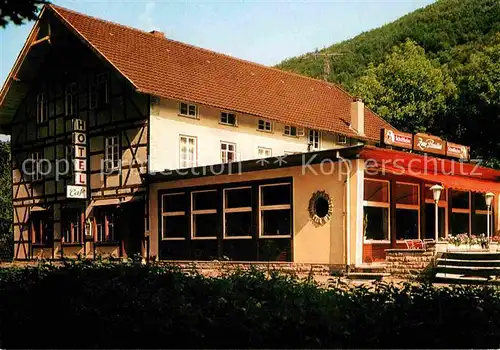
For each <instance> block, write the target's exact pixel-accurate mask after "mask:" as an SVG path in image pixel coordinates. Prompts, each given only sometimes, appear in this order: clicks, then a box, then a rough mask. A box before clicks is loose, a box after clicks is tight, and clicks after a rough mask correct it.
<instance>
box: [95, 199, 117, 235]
mask: <svg viewBox="0 0 500 350" xmlns="http://www.w3.org/2000/svg"><path fill="white" fill-rule="evenodd" d="M117 211H118V209H117V208H114V207H113V208H105V207H101V208H98V209H96V214H95V222H96V230H97V232H96V239H97V242H116V241H118V237H117V234H118V231H117V229H116V225H117V223H118V213H117Z"/></svg>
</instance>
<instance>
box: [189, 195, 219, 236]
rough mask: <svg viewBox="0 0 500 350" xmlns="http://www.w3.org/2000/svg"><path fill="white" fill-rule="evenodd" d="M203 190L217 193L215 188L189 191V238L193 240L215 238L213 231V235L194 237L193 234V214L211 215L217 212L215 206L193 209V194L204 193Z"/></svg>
mask: <svg viewBox="0 0 500 350" xmlns="http://www.w3.org/2000/svg"><path fill="white" fill-rule="evenodd" d="M205 192H215V193H217V190H216V189H213V190H200V191H192V192H191V201H190V204H191V239H193V240H211V239H217V232H215V236H206V237H205V236H202V237H196V236H195V235H194V229H195V226H194V216H195V215H206V214H209V215H213V214H217V208H215V209H201V210H195V209H194V195H195V194H196V193H205Z"/></svg>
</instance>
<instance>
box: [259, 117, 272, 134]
mask: <svg viewBox="0 0 500 350" xmlns="http://www.w3.org/2000/svg"><path fill="white" fill-rule="evenodd" d="M257 130H260V131H267V132H271V131H273V124H272V123H271V122H270V121H269V120H265V119H259V121H258V122H257Z"/></svg>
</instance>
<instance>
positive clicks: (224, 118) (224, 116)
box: [219, 111, 238, 126]
mask: <svg viewBox="0 0 500 350" xmlns="http://www.w3.org/2000/svg"><path fill="white" fill-rule="evenodd" d="M230 116H233V117H234V123H230V122H229V117H230ZM219 123H220V124H223V125H229V126H237V125H238V117H237V116H236V113H233V112H225V111H223V112H220V118H219Z"/></svg>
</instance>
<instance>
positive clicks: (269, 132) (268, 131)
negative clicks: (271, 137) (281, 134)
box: [257, 128, 273, 134]
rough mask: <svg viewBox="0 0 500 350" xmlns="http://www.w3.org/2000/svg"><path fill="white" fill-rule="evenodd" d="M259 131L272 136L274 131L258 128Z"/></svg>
mask: <svg viewBox="0 0 500 350" xmlns="http://www.w3.org/2000/svg"><path fill="white" fill-rule="evenodd" d="M257 131H260V132H267V133H268V134H272V133H273V131H272V130H262V129H258V128H257Z"/></svg>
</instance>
